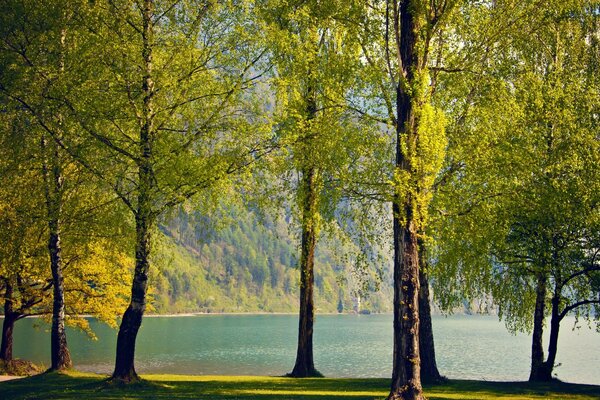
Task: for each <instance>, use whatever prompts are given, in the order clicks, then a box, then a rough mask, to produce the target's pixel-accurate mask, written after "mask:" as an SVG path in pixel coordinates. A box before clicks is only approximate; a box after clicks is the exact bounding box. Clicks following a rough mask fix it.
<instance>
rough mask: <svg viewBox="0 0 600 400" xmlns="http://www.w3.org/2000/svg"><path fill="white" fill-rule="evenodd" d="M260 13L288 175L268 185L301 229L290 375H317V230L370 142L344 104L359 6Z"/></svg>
mask: <svg viewBox="0 0 600 400" xmlns="http://www.w3.org/2000/svg"><path fill="white" fill-rule="evenodd" d="M261 10H262V15H263V21H264V31H265V41H266V43H267V46H268V48H269V49H270V50H271V55H270V58H271V60H272V63H273V70H274V79H273V81H272V82H273V91H274V97H275V101H276V104H275V109H274V118H275V122H276V131H277V134H278V138H279V141H280V145H281V147H282V149H283V151H284V153H283V154H282V156H281V158H279V159H278V160H274V163H273V164H272V165H271V166H270V168H272V171H271V172H270V173H271V174H274V175H276V176H283V177H285V179H276V180H275V182H274V183H275V185H272V186H273V187H277V188H278V190H280V193H279V195H281V194H288V193H293V196H294V197H295V204H293V207H294V209H295V210H297V215H298V216H297V218H298V220H299V221H300V222H299V223H300V231H301V234H300V242H301V243H300V259H299V270H300V307H299V329H298V347H297V354H296V362H295V365H294V368H293V370H292V372H291V373H290V376H293V377H308V376H321V374H320V373H319V372H318V371H317V370H316V369H315V366H314V360H313V326H314V312H315V306H314V281H315V272H314V271H315V249H316V246H317V243H318V241H319V237H320V236H321V235H322V230H323V229H324V228H325V229H326V228H327V225H328V224H329V223H331V224H333V225H335V222H333V221H334V220H335V218H336V215H335V212H336V211H338V210H339V208H338V204H339V203H340V200H341V196H342V188H343V187H344V186H345V185H346V184H347V177H348V171H350V170H352V169H353V168H357V165H356V164H358V163H359V162H360V161H359V159H360V157H363V155H364V154H367V151H366V148H368V146H369V145H370V144H371V143H372V140H369V139H367V140H365V141H363V142H362V143H361V141H360V140H359V137H360V136H359V134H358V133H359V132H360V129H361V127H362V128H367V126H368V125H367V124H365V123H364V122H363V121H360V120H359V119H358V118H356V116H355V115H354V112H353V111H351V109H350V105H349V102H348V101H347V98H348V97H349V94H350V92H351V90H352V88H353V85H355V84H357V85H358V84H359V83H358V81H357V79H356V75H355V74H356V73H357V68H358V67H359V65H360V63H359V59H358V51H357V50H358V49H359V47H358V42H357V41H356V31H355V30H353V29H351V28H349V27H348V26H347V25H345V24H344V23H343V21H345V20H347V19H348V18H355V15H353V13H356V12H357V10H358V8H357V7H356V5H355V4H354V3H353V2H350V3H347V2H337V1H335V2H329V3H327V4H325V3H321V2H314V1H309V2H306V3H304V4H302V5H301V6H298V7H293V8H292V7H290V6H289V5H288V4H287V3H285V2H278V1H274V2H264V3H261ZM364 137H365V136H363V138H364ZM280 188H281V189H280ZM281 203H282V202H278V204H281ZM284 204H285V202H284ZM337 216H339V213H338V215H337Z"/></svg>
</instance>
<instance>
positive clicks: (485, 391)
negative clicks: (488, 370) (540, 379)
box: [0, 372, 600, 400]
mask: <svg viewBox="0 0 600 400" xmlns="http://www.w3.org/2000/svg"><path fill="white" fill-rule="evenodd" d="M143 378H144V379H145V380H144V381H143V382H140V383H136V384H133V385H129V386H122V385H115V384H109V383H107V382H106V377H105V376H101V375H94V374H87V373H81V372H69V373H67V374H58V373H52V374H43V375H37V376H34V377H31V378H24V379H18V380H14V381H8V382H3V383H0V399H2V400H5V399H6V400H8V399H11V400H18V399H79V400H88V399H89V400H93V399H115V400H116V399H164V400H171V399H172V400H176V399H214V400H225V399H228V400H229V399H242V400H244V399H248V400H250V399H253V400H267V399H268V400H274V399H282V400H283V399H288V400H294V399H303V400H305V399H312V400H320V399H337V400H343V399H353V400H359V399H383V398H385V396H386V395H387V393H388V385H389V380H387V379H328V378H321V379H291V378H274V377H263V376H256V377H254V376H187V375H144V376H143ZM425 394H426V395H427V397H428V398H429V399H472V400H480V399H511V400H513V399H514V400H516V399H580V400H584V399H599V398H600V386H592V385H575V384H568V383H560V382H553V383H550V384H543V385H542V384H536V385H530V384H528V383H525V382H480V381H449V382H448V383H446V384H443V385H437V386H426V387H425Z"/></svg>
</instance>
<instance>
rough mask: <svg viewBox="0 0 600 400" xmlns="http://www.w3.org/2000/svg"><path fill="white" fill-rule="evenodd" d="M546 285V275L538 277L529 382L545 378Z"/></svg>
mask: <svg viewBox="0 0 600 400" xmlns="http://www.w3.org/2000/svg"><path fill="white" fill-rule="evenodd" d="M546 283H547V278H546V275H545V274H539V275H538V277H537V285H536V286H537V287H536V298H535V313H534V315H533V337H532V341H531V373H530V374H529V382H537V381H543V380H545V378H544V376H545V375H544V373H543V370H544V346H543V343H542V337H543V333H544V314H545V308H546Z"/></svg>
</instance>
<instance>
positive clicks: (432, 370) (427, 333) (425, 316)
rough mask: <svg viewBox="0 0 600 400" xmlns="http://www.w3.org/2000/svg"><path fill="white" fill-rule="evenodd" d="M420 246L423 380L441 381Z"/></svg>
mask: <svg viewBox="0 0 600 400" xmlns="http://www.w3.org/2000/svg"><path fill="white" fill-rule="evenodd" d="M422 246H423V244H421V247H420V251H419V253H420V256H419V261H420V264H421V270H420V271H419V283H420V285H421V286H420V288H419V322H420V325H419V355H420V357H421V381H422V382H425V383H441V382H444V381H445V379H444V377H442V375H441V374H440V371H439V370H438V367H437V362H436V360H435V344H434V341H433V324H432V321H431V305H430V302H429V279H428V277H427V273H426V272H425V270H426V268H425V266H426V263H427V261H426V258H425V254H424V251H423V247H422Z"/></svg>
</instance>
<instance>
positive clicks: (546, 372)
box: [539, 293, 561, 382]
mask: <svg viewBox="0 0 600 400" xmlns="http://www.w3.org/2000/svg"><path fill="white" fill-rule="evenodd" d="M559 307H560V295H559V294H558V293H555V294H554V296H552V316H551V317H550V340H549V342H548V358H547V359H546V361H545V362H544V364H543V367H542V368H541V373H540V379H539V380H540V381H545V382H549V381H551V380H553V378H552V371H553V370H554V363H555V362H556V353H557V351H558V332H559V330H560V321H561V317H560V312H559Z"/></svg>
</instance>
